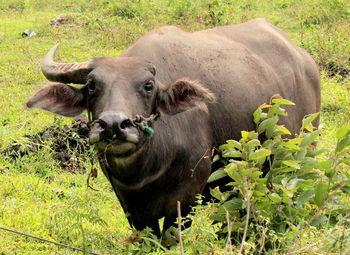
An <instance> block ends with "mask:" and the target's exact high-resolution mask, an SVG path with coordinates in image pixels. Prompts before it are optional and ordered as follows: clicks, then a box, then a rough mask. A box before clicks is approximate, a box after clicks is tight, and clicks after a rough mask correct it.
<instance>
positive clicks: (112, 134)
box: [97, 113, 132, 140]
mask: <svg viewBox="0 0 350 255" xmlns="http://www.w3.org/2000/svg"><path fill="white" fill-rule="evenodd" d="M97 122H98V123H99V125H100V128H101V130H102V133H103V134H104V135H103V136H104V138H107V139H111V138H117V139H121V140H124V139H125V138H126V135H127V129H128V128H130V127H132V125H131V121H130V119H129V118H128V116H126V115H125V114H123V113H105V114H102V115H101V117H100V118H99V119H98V121H97Z"/></svg>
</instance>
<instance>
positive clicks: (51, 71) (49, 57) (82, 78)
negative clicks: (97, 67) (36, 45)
mask: <svg viewBox="0 0 350 255" xmlns="http://www.w3.org/2000/svg"><path fill="white" fill-rule="evenodd" d="M58 45H59V44H58V43H57V44H56V45H55V46H53V47H52V48H51V50H50V51H49V52H48V53H47V54H46V55H45V57H44V59H43V61H42V63H41V70H42V72H43V74H44V75H45V77H46V78H47V79H48V80H50V81H56V82H63V83H76V84H84V83H85V82H86V77H87V75H88V74H89V73H90V72H91V70H92V62H91V61H88V62H81V63H57V62H55V61H54V60H53V57H54V55H55V53H56V50H57V47H58Z"/></svg>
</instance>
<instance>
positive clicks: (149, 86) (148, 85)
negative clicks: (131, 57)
mask: <svg viewBox="0 0 350 255" xmlns="http://www.w3.org/2000/svg"><path fill="white" fill-rule="evenodd" d="M143 88H144V89H145V90H146V91H147V92H151V91H152V90H153V83H152V82H147V83H145V84H144V85H143Z"/></svg>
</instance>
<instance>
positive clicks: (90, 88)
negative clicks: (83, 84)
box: [87, 80, 96, 95]
mask: <svg viewBox="0 0 350 255" xmlns="http://www.w3.org/2000/svg"><path fill="white" fill-rule="evenodd" d="M87 87H88V92H89V95H92V94H94V93H95V91H96V84H95V82H94V81H92V80H89V81H88V84H87Z"/></svg>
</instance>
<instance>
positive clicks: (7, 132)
mask: <svg viewBox="0 0 350 255" xmlns="http://www.w3.org/2000/svg"><path fill="white" fill-rule="evenodd" d="M349 10H350V3H349V2H348V1H346V0H332V1H326V0H310V1H307V2H306V1H302V0H295V1H292V0H273V1H262V0H258V1H252V0H251V1H249V0H244V1H232V2H230V1H224V0H205V1H200V0H196V1H190V0H159V1H156V0H151V1H146V0H133V1H126V0H123V1H103V0H97V1H82V0H79V1H68V0H65V1H53V0H45V1H44V0H35V1H28V0H27V1H22V0H9V1H2V2H1V3H0V98H1V100H0V150H1V149H4V148H5V147H7V146H8V145H9V144H10V143H12V142H14V141H15V142H17V143H24V142H25V140H24V139H23V138H22V136H23V135H25V134H34V133H36V132H38V131H40V130H42V129H44V128H45V127H47V126H49V125H52V124H53V123H55V122H56V123H57V122H60V123H61V125H63V124H64V123H68V122H70V121H71V120H70V119H68V118H61V117H57V116H53V115H52V114H49V113H45V112H43V111H38V110H28V109H26V108H25V106H24V104H25V102H26V100H27V98H28V97H29V96H30V95H31V94H32V93H33V92H34V91H35V90H37V89H38V87H40V86H42V85H45V84H46V83H47V81H46V80H45V78H44V76H43V75H42V74H41V71H40V62H41V59H42V57H43V56H44V55H45V53H46V52H47V51H48V49H50V48H51V47H52V46H53V45H54V44H55V43H57V42H60V44H61V45H60V49H59V52H58V57H59V59H60V60H62V61H85V60H89V59H91V58H93V57H98V56H118V55H120V54H121V52H123V50H125V49H126V48H127V47H128V46H130V45H131V44H132V43H133V42H135V41H136V40H137V39H138V38H140V37H141V36H142V35H143V34H145V33H146V32H148V31H149V30H151V29H154V28H157V27H160V26H162V25H167V24H171V25H177V26H179V27H181V28H183V29H185V30H187V31H194V30H199V29H205V28H209V27H213V26H216V25H226V24H234V23H240V22H244V21H247V20H249V19H251V18H254V17H265V18H268V19H270V20H271V21H272V22H273V23H274V24H276V25H278V26H279V27H280V28H282V29H283V30H285V31H286V32H287V33H288V35H289V36H290V37H291V38H292V39H293V40H294V42H295V43H296V44H298V45H300V46H303V47H304V48H305V49H306V50H308V51H309V52H310V53H311V54H312V55H313V57H314V58H315V60H316V61H317V62H318V63H319V64H320V66H321V68H322V76H321V78H322V112H321V124H322V125H323V126H324V130H323V138H322V142H321V143H320V146H322V147H324V148H330V147H332V146H334V141H335V130H336V128H338V127H340V126H342V125H345V124H349V122H350V119H349V114H350V98H349V97H350V95H349V89H350V81H349V77H348V78H341V77H333V78H330V77H329V76H328V75H327V74H328V72H327V70H326V67H327V66H329V65H332V66H335V67H337V68H338V69H339V68H343V69H347V70H349V69H350V63H349V55H350V42H349V37H350V35H349V33H350V32H349V31H350V25H349V23H350V15H349ZM61 13H66V14H67V15H68V16H69V21H68V23H67V24H65V25H63V26H60V27H57V28H52V27H51V26H50V20H53V19H55V18H56V17H57V16H58V15H59V14H61ZM25 29H31V30H33V31H35V32H36V35H35V36H33V37H30V38H22V37H21V33H22V32H23V31H24V30H25ZM48 146H49V145H48ZM51 153H52V152H51V151H50V149H42V150H40V151H39V152H38V153H36V154H30V155H28V156H24V157H23V158H22V159H19V160H17V161H15V162H12V161H10V160H9V159H6V158H4V157H3V156H2V154H0V199H1V203H0V226H4V227H9V228H12V229H16V230H19V231H23V232H27V233H30V234H34V235H37V236H40V237H43V238H48V239H51V240H55V241H58V242H62V243H65V244H70V245H73V246H76V247H79V248H86V249H88V250H94V251H95V252H97V253H100V254H135V253H137V252H136V251H137V250H138V249H141V250H142V249H146V248H147V247H146V246H145V245H142V244H130V243H127V242H123V240H124V239H125V238H126V237H127V236H128V235H129V234H130V233H131V230H130V228H129V226H128V223H127V221H126V218H125V216H124V214H123V212H122V210H121V208H120V205H119V202H118V201H117V198H116V197H115V195H114V193H113V192H112V190H111V187H110V185H109V183H108V182H107V180H106V178H105V177H104V176H103V175H102V173H100V175H99V177H98V178H97V179H96V180H95V181H94V182H93V186H94V187H96V188H98V189H99V191H92V190H90V189H88V188H87V187H86V178H87V173H88V171H89V169H90V166H89V164H88V163H84V168H83V169H82V171H80V172H79V173H76V174H71V173H67V172H65V171H63V170H62V169H60V167H59V166H58V164H57V163H56V162H55V161H54V160H53V159H51ZM209 211H210V210H209ZM209 223H210V221H209V220H208V210H204V209H203V210H201V211H200V212H199V213H198V214H197V216H196V218H195V220H194V224H193V227H192V228H191V229H188V230H186V231H185V233H184V234H185V240H184V243H185V247H187V248H186V249H187V252H188V254H198V253H197V252H199V254H205V253H209V252H212V254H223V253H224V246H225V244H224V241H222V240H217V239H216V236H215V234H214V232H215V227H213V226H211V225H210V224H209ZM336 228H339V229H341V226H336ZM332 231H334V229H329V230H327V229H326V230H317V229H316V230H315V229H303V230H300V232H302V233H297V232H296V234H295V235H300V236H303V239H302V241H300V244H298V245H299V246H298V249H302V248H303V247H307V246H308V245H309V244H310V242H311V241H314V240H315V239H317V238H316V237H319V238H321V239H322V240H327V234H329V233H331V232H332ZM337 231H338V230H337V229H336V230H335V233H338V232H339V231H340V230H339V231H338V232H337ZM332 233H333V232H332ZM322 245H323V246H316V247H315V246H312V247H310V250H309V251H310V253H308V254H321V253H323V254H325V253H324V252H325V251H328V250H327V249H328V248H329V247H330V246H331V245H332V244H329V242H322ZM327 245H328V246H327ZM327 247H328V248H327ZM14 253H17V254H52V253H56V254H73V253H74V252H73V251H71V250H67V249H64V248H59V247H56V246H53V245H50V244H45V243H41V242H38V241H34V240H31V239H28V238H24V237H20V236H17V235H14V234H11V233H7V232H3V231H0V254H14ZM160 253H161V252H159V254H160ZM166 253H168V254H179V247H174V248H172V249H171V250H169V251H167V252H166ZM140 254H142V253H140ZM299 254H301V252H300V253H299Z"/></svg>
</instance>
